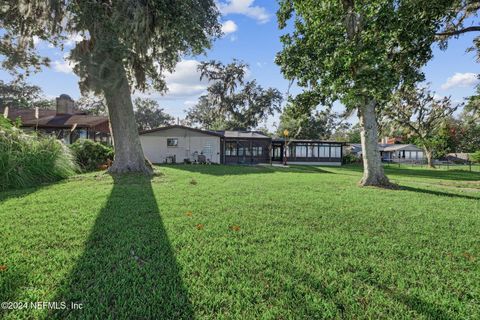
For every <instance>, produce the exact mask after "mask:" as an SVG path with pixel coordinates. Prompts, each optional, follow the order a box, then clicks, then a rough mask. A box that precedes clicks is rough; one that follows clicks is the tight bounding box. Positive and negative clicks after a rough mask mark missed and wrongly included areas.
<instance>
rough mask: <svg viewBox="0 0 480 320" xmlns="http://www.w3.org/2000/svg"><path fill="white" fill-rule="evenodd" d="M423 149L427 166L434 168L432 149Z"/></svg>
mask: <svg viewBox="0 0 480 320" xmlns="http://www.w3.org/2000/svg"><path fill="white" fill-rule="evenodd" d="M423 150H424V151H425V157H426V158H427V167H429V168H435V165H434V164H433V151H432V150H428V149H427V148H424V149H423Z"/></svg>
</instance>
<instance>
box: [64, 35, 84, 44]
mask: <svg viewBox="0 0 480 320" xmlns="http://www.w3.org/2000/svg"><path fill="white" fill-rule="evenodd" d="M83 39H84V38H83V36H82V35H81V34H78V33H77V34H70V35H69V36H68V37H67V40H65V46H67V47H72V46H73V45H74V44H76V43H77V42H80V41H82V40H83Z"/></svg>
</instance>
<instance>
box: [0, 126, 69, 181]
mask: <svg viewBox="0 0 480 320" xmlns="http://www.w3.org/2000/svg"><path fill="white" fill-rule="evenodd" d="M3 122H4V121H3ZM3 122H2V123H1V124H0V190H5V189H10V188H23V187H29V186H35V185H38V184H42V183H48V182H54V181H57V180H60V179H64V178H67V177H69V176H71V175H73V174H74V173H75V170H76V164H75V162H74V160H73V157H72V155H71V153H70V150H69V149H68V148H67V147H66V146H65V145H63V144H62V143H61V142H60V141H58V140H56V139H55V138H54V137H42V136H38V135H36V134H27V133H24V132H23V131H22V130H20V129H18V128H15V127H11V126H9V125H8V123H3Z"/></svg>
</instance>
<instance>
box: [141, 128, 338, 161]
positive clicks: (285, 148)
mask: <svg viewBox="0 0 480 320" xmlns="http://www.w3.org/2000/svg"><path fill="white" fill-rule="evenodd" d="M140 141H141V143H142V147H143V151H144V153H145V157H146V158H147V159H148V160H150V161H151V162H152V163H173V162H176V163H184V162H186V163H189V162H194V163H195V162H202V161H201V160H199V159H204V160H205V162H208V163H219V164H260V163H279V164H280V163H285V161H286V162H287V164H305V165H308V164H310V165H333V166H339V165H341V164H342V156H343V151H342V146H343V145H342V143H340V142H332V141H320V140H295V139H288V140H287V141H286V140H285V139H272V138H271V137H269V136H267V135H265V134H264V133H262V132H259V131H242V130H225V131H208V130H200V129H195V128H189V127H186V126H181V125H172V126H166V127H161V128H157V129H152V130H147V131H143V132H141V133H140Z"/></svg>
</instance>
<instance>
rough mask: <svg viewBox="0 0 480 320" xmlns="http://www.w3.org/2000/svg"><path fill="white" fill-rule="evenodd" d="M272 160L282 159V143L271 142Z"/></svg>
mask: <svg viewBox="0 0 480 320" xmlns="http://www.w3.org/2000/svg"><path fill="white" fill-rule="evenodd" d="M272 161H280V162H281V161H283V143H273V144H272Z"/></svg>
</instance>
